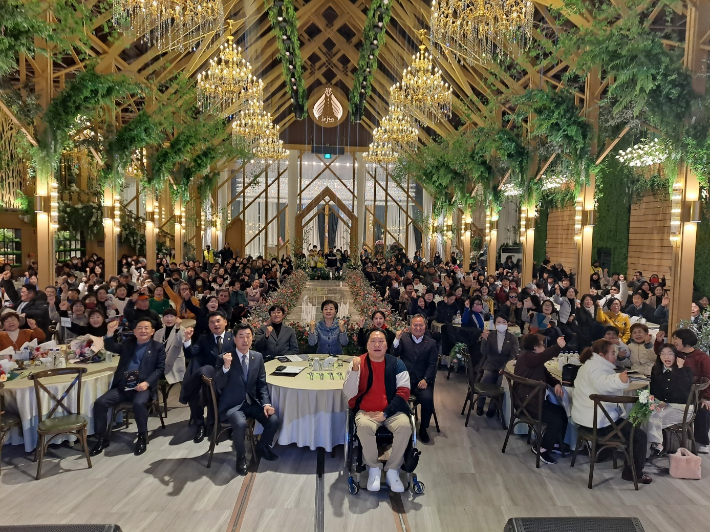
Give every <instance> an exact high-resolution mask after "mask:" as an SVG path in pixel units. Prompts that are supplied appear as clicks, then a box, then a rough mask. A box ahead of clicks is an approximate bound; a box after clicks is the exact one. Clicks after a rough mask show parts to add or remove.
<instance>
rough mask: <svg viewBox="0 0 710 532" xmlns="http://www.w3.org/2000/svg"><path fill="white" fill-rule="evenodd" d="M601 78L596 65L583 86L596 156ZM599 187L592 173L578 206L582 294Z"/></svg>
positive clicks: (589, 263) (589, 266)
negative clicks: (596, 191)
mask: <svg viewBox="0 0 710 532" xmlns="http://www.w3.org/2000/svg"><path fill="white" fill-rule="evenodd" d="M600 86H601V78H600V76H599V70H598V69H597V68H595V69H592V71H591V72H590V73H589V74H587V82H586V84H585V88H584V95H585V98H584V101H585V115H586V117H587V120H589V123H590V125H591V126H592V134H591V140H590V150H589V151H590V154H591V156H592V157H594V158H596V156H597V136H598V132H599V87H600ZM595 187H596V177H595V175H594V174H593V173H592V174H590V176H589V184H583V185H582V190H581V192H580V196H579V198H578V205H581V207H582V209H581V211H579V210H578V213H577V215H578V216H580V215H581V220H580V221H581V224H580V225H581V228H580V232H579V233H578V234H577V235H576V237H575V238H576V240H577V268H576V270H575V273H576V285H577V286H576V288H577V290H579V292H580V293H581V294H585V293H587V292H589V277H590V275H591V274H592V260H593V259H594V257H592V237H593V236H594V218H595V214H594V190H595Z"/></svg>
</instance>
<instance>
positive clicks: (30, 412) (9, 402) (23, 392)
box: [2, 355, 119, 452]
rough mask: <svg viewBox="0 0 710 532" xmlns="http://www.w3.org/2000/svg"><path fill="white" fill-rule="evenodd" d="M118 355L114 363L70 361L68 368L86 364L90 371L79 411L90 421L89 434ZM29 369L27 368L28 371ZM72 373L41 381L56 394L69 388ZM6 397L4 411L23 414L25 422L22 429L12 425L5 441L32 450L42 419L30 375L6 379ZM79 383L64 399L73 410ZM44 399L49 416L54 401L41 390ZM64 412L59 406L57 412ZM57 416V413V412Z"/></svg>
mask: <svg viewBox="0 0 710 532" xmlns="http://www.w3.org/2000/svg"><path fill="white" fill-rule="evenodd" d="M118 360H119V357H118V356H115V355H114V357H113V360H112V361H111V362H95V363H93V364H69V367H70V368H71V367H85V368H87V372H86V373H84V375H83V376H82V379H81V412H80V414H81V415H83V416H84V417H86V418H87V419H88V421H89V425H88V433H89V434H93V433H94V416H93V407H94V402H95V401H96V399H97V398H99V397H100V396H101V395H103V394H104V393H106V392H107V391H108V390H109V388H110V387H111V380H112V379H113V373H114V371H115V370H116V366H117V365H118ZM42 369H46V368H41V367H33V368H29V371H41V370H42ZM25 371H28V370H25ZM72 380H73V376H59V377H51V378H48V379H43V380H42V382H43V383H44V384H45V385H46V386H47V388H48V389H49V390H50V391H51V392H52V393H53V394H54V395H55V396H57V397H61V395H62V394H63V393H64V392H65V391H66V389H67V388H68V387H69V385H70V384H71V381H72ZM2 393H3V394H4V396H5V410H6V411H7V412H13V413H15V414H17V415H19V416H20V420H21V421H22V429H21V430H20V429H19V428H18V427H15V428H13V429H12V430H11V431H10V434H9V436H8V438H7V440H6V443H8V444H10V445H20V444H23V443H24V445H25V451H27V452H30V451H32V450H33V449H34V448H35V447H36V445H37V425H38V424H39V419H38V417H37V399H36V396H35V389H34V381H31V380H30V379H28V378H27V377H22V378H20V377H18V378H16V379H13V380H11V381H6V382H5V388H4V390H3V392H2ZM76 395H77V390H76V386H75V387H74V388H73V389H72V392H71V394H70V395H69V397H68V398H67V400H65V404H66V405H67V406H68V407H69V408H71V409H72V410H73V409H75V408H76ZM40 398H41V400H42V412H43V413H44V414H45V415H46V414H47V412H48V411H49V409H51V407H52V406H53V405H54V401H52V399H51V398H50V397H49V396H48V395H47V394H46V393H44V392H41V393H40ZM61 412H63V410H62V409H61V408H60V409H59V410H58V413H61ZM55 416H56V414H55ZM74 440H76V437H74V436H69V435H62V436H57V437H56V438H55V439H53V440H52V443H61V442H63V441H74Z"/></svg>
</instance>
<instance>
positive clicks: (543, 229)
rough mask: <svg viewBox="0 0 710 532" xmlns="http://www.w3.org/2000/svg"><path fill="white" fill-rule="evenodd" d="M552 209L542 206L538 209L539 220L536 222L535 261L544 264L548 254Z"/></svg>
mask: <svg viewBox="0 0 710 532" xmlns="http://www.w3.org/2000/svg"><path fill="white" fill-rule="evenodd" d="M549 215H550V209H549V208H547V207H541V208H539V209H538V214H537V222H536V223H535V241H534V243H533V262H535V263H537V264H542V261H544V260H545V255H546V254H547V220H548V217H549Z"/></svg>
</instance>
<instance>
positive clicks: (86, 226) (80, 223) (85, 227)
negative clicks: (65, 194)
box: [58, 201, 104, 240]
mask: <svg viewBox="0 0 710 532" xmlns="http://www.w3.org/2000/svg"><path fill="white" fill-rule="evenodd" d="M58 213H59V217H58V222H59V230H60V231H72V232H73V233H81V234H82V235H83V236H84V238H86V239H87V240H91V239H94V238H97V237H100V236H101V235H103V234H104V214H103V209H102V207H101V205H100V204H98V203H82V204H78V205H72V204H71V203H70V202H68V201H60V202H59V208H58Z"/></svg>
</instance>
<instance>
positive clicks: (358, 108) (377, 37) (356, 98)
mask: <svg viewBox="0 0 710 532" xmlns="http://www.w3.org/2000/svg"><path fill="white" fill-rule="evenodd" d="M391 13H392V3H391V2H390V0H373V1H372V3H371V4H370V9H368V11H367V19H366V20H365V27H364V29H363V32H362V46H361V47H360V56H359V58H358V62H357V72H355V80H354V81H353V87H352V89H351V90H350V98H349V100H350V120H352V121H353V122H359V121H360V120H362V114H363V112H364V111H365V102H366V101H367V98H368V96H370V93H371V92H372V80H373V78H374V75H375V71H376V70H377V56H378V55H379V53H380V49H381V48H382V46H383V45H384V44H385V34H386V31H385V29H386V27H387V23H388V22H389V20H390V17H391Z"/></svg>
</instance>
